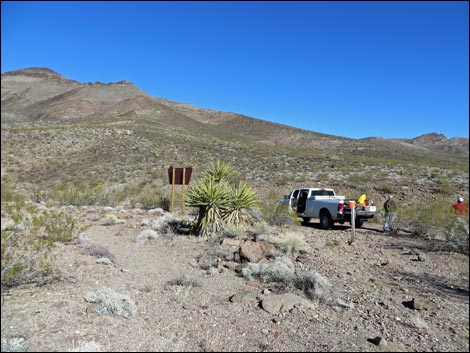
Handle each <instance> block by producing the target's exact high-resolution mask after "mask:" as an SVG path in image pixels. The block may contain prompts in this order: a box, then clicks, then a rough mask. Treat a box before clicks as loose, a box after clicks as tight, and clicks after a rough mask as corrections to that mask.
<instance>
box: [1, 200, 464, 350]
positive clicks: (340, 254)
mask: <svg viewBox="0 0 470 353" xmlns="http://www.w3.org/2000/svg"><path fill="white" fill-rule="evenodd" d="M74 212H76V213H80V214H81V216H82V217H83V218H82V219H83V224H89V225H90V227H89V228H88V229H87V230H86V231H85V232H84V233H82V235H81V241H80V242H79V243H76V244H68V245H63V244H60V245H59V246H58V248H57V249H56V250H57V251H56V253H57V260H56V263H57V268H58V269H60V271H61V276H60V279H59V280H56V281H53V282H52V283H49V284H46V285H44V286H40V287H37V286H34V285H26V286H21V287H17V288H13V289H10V290H8V291H6V292H3V297H2V315H1V323H2V326H1V332H2V333H1V337H2V351H3V350H4V349H6V347H7V344H10V346H12V345H13V344H14V343H15V342H16V343H17V346H16V348H17V349H23V350H27V351H291V352H293V351H357V352H359V351H410V352H417V351H433V352H444V351H446V352H455V351H462V352H463V351H467V352H468V350H469V258H468V256H465V255H462V254H457V253H452V252H444V251H430V250H429V248H428V246H427V245H426V243H425V242H423V241H421V240H419V239H416V238H413V237H411V236H410V235H409V234H406V233H404V234H398V235H396V236H386V235H384V234H383V233H382V232H381V230H380V228H381V226H380V224H377V223H370V222H369V223H366V224H364V226H363V227H362V228H361V229H357V230H356V239H355V242H354V243H353V244H352V245H349V244H348V241H349V240H350V238H351V229H350V228H349V227H347V226H335V228H334V229H333V230H322V229H319V227H318V224H317V223H315V221H314V222H311V223H310V224H308V225H303V226H301V227H298V228H297V229H296V231H297V232H301V233H303V235H304V236H305V240H306V241H307V245H308V249H307V251H306V252H305V253H300V254H299V253H294V254H291V255H290V257H291V259H292V262H293V263H294V264H295V266H296V268H302V269H303V270H308V271H316V272H318V273H320V274H321V275H322V276H324V277H325V278H327V279H328V280H329V282H330V283H331V285H332V295H334V296H335V297H336V298H340V299H341V301H342V302H343V303H345V305H344V306H338V305H332V304H331V303H330V302H328V301H317V302H315V303H314V304H315V307H314V308H308V307H306V306H302V305H300V306H297V307H295V308H294V309H292V310H289V311H286V312H279V313H275V314H271V313H268V312H267V311H265V310H263V308H262V307H261V306H260V305H258V302H257V301H245V302H244V301H242V302H231V301H230V300H229V298H230V297H231V296H232V295H234V294H235V293H238V292H241V291H253V292H255V293H256V295H258V296H259V297H263V296H264V297H266V296H270V295H274V292H273V288H272V287H270V284H269V283H264V282H262V281H253V280H251V281H250V280H248V279H247V278H245V277H242V276H241V275H240V273H238V272H237V271H235V270H234V268H233V267H230V266H223V263H220V264H219V266H217V267H213V268H212V269H209V270H208V269H207V268H202V267H201V266H200V263H198V259H200V258H201V256H202V255H204V254H208V253H210V252H211V251H213V249H214V248H215V247H217V244H218V243H217V242H215V241H212V240H204V239H201V238H197V237H192V236H187V235H174V234H173V235H168V234H157V237H156V239H152V240H149V241H146V242H145V243H143V244H142V243H139V242H136V241H135V239H136V237H137V236H138V235H139V234H141V233H142V232H143V231H144V230H146V229H149V224H151V222H152V221H154V220H155V219H158V218H160V217H163V216H164V215H162V214H157V213H152V212H150V211H146V210H140V209H131V208H129V209H124V210H123V209H120V210H119V218H120V219H122V220H124V221H125V223H121V224H119V223H118V224H114V225H104V224H103V223H102V222H100V221H99V220H98V218H99V217H97V215H98V214H102V213H103V211H102V210H100V209H98V208H87V209H77V210H75V211H74ZM116 213H118V211H116ZM90 246H99V247H102V248H105V249H107V250H108V251H109V253H110V254H111V255H110V257H112V258H113V259H112V260H113V261H112V263H108V264H106V263H97V258H96V257H94V256H91V255H88V254H86V253H85V250H86V249H87V248H89V247H90ZM217 268H218V270H216V269H217ZM183 275H184V277H185V278H186V279H188V278H189V279H191V280H193V281H194V283H196V282H197V283H198V284H199V286H190V285H169V283H168V282H169V281H174V280H175V279H178V278H182V276H183ZM103 288H109V289H112V290H114V291H115V292H117V293H120V294H123V295H126V296H127V297H128V298H130V299H131V301H133V302H134V303H135V315H134V316H133V317H129V318H125V317H121V316H112V315H99V314H97V313H96V312H95V311H94V309H95V308H96V304H93V303H90V302H89V301H87V300H85V298H86V297H87V295H88V294H89V293H90V292H93V291H97V290H100V289H103ZM413 299H414V303H415V304H416V303H418V302H419V303H421V304H422V305H420V306H418V305H415V306H413V305H411V304H410V303H411V302H412V300H413ZM379 338H380V339H379ZM4 344H5V345H4ZM10 349H11V348H10Z"/></svg>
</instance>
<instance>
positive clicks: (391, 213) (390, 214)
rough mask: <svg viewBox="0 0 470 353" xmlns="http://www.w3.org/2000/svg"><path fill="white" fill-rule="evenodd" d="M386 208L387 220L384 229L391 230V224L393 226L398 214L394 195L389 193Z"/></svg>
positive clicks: (385, 203)
mask: <svg viewBox="0 0 470 353" xmlns="http://www.w3.org/2000/svg"><path fill="white" fill-rule="evenodd" d="M384 209H385V221H384V227H383V230H384V232H386V231H387V230H389V228H390V226H393V222H394V221H395V217H396V216H397V213H396V211H397V204H396V202H395V200H394V199H393V195H389V196H388V198H387V200H385V202H384Z"/></svg>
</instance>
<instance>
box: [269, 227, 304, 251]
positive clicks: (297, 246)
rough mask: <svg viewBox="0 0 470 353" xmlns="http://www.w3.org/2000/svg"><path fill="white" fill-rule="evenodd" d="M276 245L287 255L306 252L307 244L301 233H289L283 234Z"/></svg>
mask: <svg viewBox="0 0 470 353" xmlns="http://www.w3.org/2000/svg"><path fill="white" fill-rule="evenodd" d="M276 245H277V246H278V247H280V248H281V249H282V250H283V251H285V252H286V253H295V252H300V251H305V249H306V247H307V242H306V241H305V237H304V236H303V234H301V233H295V232H287V233H282V234H281V235H280V237H279V239H277V241H276Z"/></svg>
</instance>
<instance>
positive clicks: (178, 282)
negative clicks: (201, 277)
mask: <svg viewBox="0 0 470 353" xmlns="http://www.w3.org/2000/svg"><path fill="white" fill-rule="evenodd" d="M168 285H170V286H181V287H202V284H201V282H199V281H198V280H195V279H193V278H190V277H188V276H187V275H186V274H183V275H180V276H178V277H176V278H174V279H172V280H170V281H168Z"/></svg>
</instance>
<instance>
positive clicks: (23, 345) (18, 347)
mask: <svg viewBox="0 0 470 353" xmlns="http://www.w3.org/2000/svg"><path fill="white" fill-rule="evenodd" d="M28 347H29V342H28V341H27V340H26V338H24V337H21V336H16V337H15V336H14V337H7V338H2V352H26V351H27V350H28Z"/></svg>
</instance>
